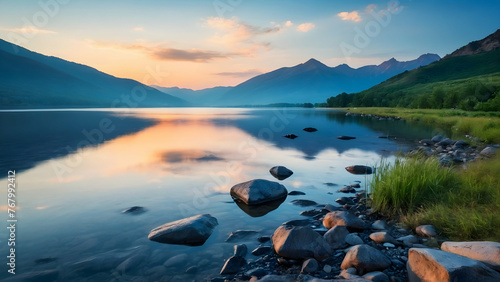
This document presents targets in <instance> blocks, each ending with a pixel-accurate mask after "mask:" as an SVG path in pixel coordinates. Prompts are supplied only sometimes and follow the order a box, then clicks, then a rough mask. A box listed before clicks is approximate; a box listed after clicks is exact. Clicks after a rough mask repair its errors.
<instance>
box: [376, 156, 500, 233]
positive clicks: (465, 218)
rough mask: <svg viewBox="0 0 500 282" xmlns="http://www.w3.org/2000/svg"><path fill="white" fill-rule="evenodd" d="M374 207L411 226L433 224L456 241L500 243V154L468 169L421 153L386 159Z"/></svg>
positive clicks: (382, 167) (379, 170) (377, 178)
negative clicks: (388, 161) (413, 155)
mask: <svg viewBox="0 0 500 282" xmlns="http://www.w3.org/2000/svg"><path fill="white" fill-rule="evenodd" d="M371 186H372V206H373V208H375V209H376V210H377V211H379V212H381V213H383V214H386V215H388V216H397V217H399V219H400V220H401V221H403V222H404V223H406V224H408V225H409V226H411V227H416V226H418V225H421V224H433V225H434V226H436V228H437V229H439V230H440V231H442V232H443V235H445V236H446V237H448V238H450V239H452V240H494V241H500V231H499V230H500V213H499V212H498V211H499V210H500V157H499V156H497V157H495V158H493V159H490V160H481V161H476V162H473V163H470V164H469V165H468V168H466V169H459V168H458V167H457V168H455V169H451V168H445V167H441V166H439V163H438V161H437V160H435V159H434V158H428V159H425V158H423V157H421V156H417V157H411V158H408V159H398V160H396V162H395V163H394V164H393V165H390V164H387V163H382V164H381V166H380V168H378V169H377V171H376V174H375V175H374V177H373V180H372V183H371Z"/></svg>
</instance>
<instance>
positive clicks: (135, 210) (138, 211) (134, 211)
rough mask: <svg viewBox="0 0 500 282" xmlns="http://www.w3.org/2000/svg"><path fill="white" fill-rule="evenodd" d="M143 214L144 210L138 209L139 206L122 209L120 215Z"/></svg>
mask: <svg viewBox="0 0 500 282" xmlns="http://www.w3.org/2000/svg"><path fill="white" fill-rule="evenodd" d="M144 212H146V209H145V208H143V207H140V206H133V207H130V208H128V209H124V210H123V211H122V213H126V214H141V213H144Z"/></svg>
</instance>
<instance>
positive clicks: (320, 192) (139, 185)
mask: <svg viewBox="0 0 500 282" xmlns="http://www.w3.org/2000/svg"><path fill="white" fill-rule="evenodd" d="M103 119H110V120H111V121H112V124H113V125H115V126H116V129H115V130H114V131H113V132H112V133H103V136H105V137H104V138H103V140H102V141H101V142H98V143H97V144H98V145H97V146H95V145H92V144H91V145H89V146H82V147H81V148H80V149H73V150H71V151H67V150H65V148H66V147H67V146H69V147H71V148H78V144H79V143H80V142H81V140H82V139H84V138H82V136H83V135H82V130H87V131H90V130H92V129H95V124H97V126H98V127H99V122H100V121H101V120H103ZM0 122H1V123H2V128H5V127H4V126H8V127H6V128H12V131H9V132H8V135H5V136H7V137H8V138H4V137H2V140H1V141H0V142H1V145H0V147H1V149H2V150H0V152H1V153H2V159H1V160H2V167H3V168H4V169H17V170H19V171H20V173H19V175H18V181H19V183H20V186H21V184H22V186H21V187H22V189H20V190H19V194H18V199H19V206H20V209H19V216H20V218H19V219H20V222H21V221H22V224H23V225H22V226H23V228H22V229H20V231H19V233H18V239H19V241H20V242H23V244H22V247H19V249H18V251H19V256H20V257H23V260H20V261H19V264H18V265H17V266H18V270H19V273H27V272H29V271H37V270H57V271H58V275H59V276H58V277H59V278H58V279H59V281H69V280H72V279H76V278H81V276H83V275H85V279H87V280H93V281H108V280H111V278H116V279H122V280H132V279H138V278H137V277H141V276H145V277H160V278H161V277H169V279H173V280H178V281H191V280H197V281H199V280H204V279H205V278H207V277H213V276H216V275H217V274H218V272H219V271H220V268H221V267H222V265H223V263H224V259H227V258H228V257H229V256H231V255H232V251H233V250H232V247H233V246H232V244H229V243H225V239H226V238H227V234H229V233H230V232H232V231H235V230H238V229H241V230H256V231H258V232H259V234H260V235H259V236H269V235H271V234H272V233H273V232H274V230H275V229H276V228H277V227H278V226H279V225H281V223H283V222H286V221H289V220H293V219H303V218H302V216H300V215H299V213H300V212H301V211H302V210H304V209H305V208H302V207H297V206H294V205H292V204H290V201H292V200H294V199H306V200H313V201H315V202H318V203H319V204H335V203H334V200H335V199H336V198H338V197H339V196H340V194H338V193H336V190H338V187H329V186H326V185H324V184H323V183H337V184H339V185H345V184H349V183H352V182H353V181H356V180H359V181H363V183H364V181H365V179H364V176H356V175H351V174H349V173H348V172H347V171H346V170H345V169H344V168H345V167H346V166H349V165H354V164H362V165H375V164H376V163H377V162H378V161H380V159H381V158H382V157H384V154H385V156H388V157H391V155H390V154H389V153H388V152H394V151H398V150H405V149H406V148H407V145H408V143H405V142H401V140H405V139H404V138H399V136H401V135H407V136H413V135H411V134H410V133H409V132H410V131H411V130H412V126H411V125H409V124H404V123H397V126H395V125H396V123H386V126H381V124H382V123H381V124H378V123H375V122H374V123H371V122H369V123H363V122H362V121H357V120H356V119H346V118H345V117H343V114H342V113H338V112H333V111H327V110H250V109H140V110H133V111H128V112H120V111H96V112H93V111H81V112H78V111H61V112H16V113H0ZM93 126H94V127H93ZM379 126H381V127H379ZM306 127H315V128H317V129H318V131H317V132H312V133H309V132H305V131H303V130H302V129H303V128H306ZM416 130H417V131H418V133H416V135H420V134H422V135H423V136H425V137H426V136H430V135H431V132H432V129H426V128H420V127H417V128H416ZM407 131H408V132H407ZM424 131H425V132H424ZM5 132H7V131H5ZM103 132H104V131H103ZM422 132H423V133H422ZM290 133H293V134H296V135H298V136H299V137H298V138H297V139H295V140H290V139H287V138H284V137H282V136H283V135H285V134H290ZM381 134H387V135H389V134H390V135H396V136H398V139H397V140H388V139H380V138H378V136H379V135H381ZM400 134H401V135H400ZM338 135H352V136H356V137H357V139H356V140H350V141H342V140H338V139H336V137H337V136H338ZM96 136H97V135H96ZM84 137H85V136H84ZM412 138H413V137H410V139H412ZM87 140H88V139H87ZM98 141H99V140H98ZM276 165H283V166H286V167H288V168H290V169H291V170H293V171H294V174H293V175H292V176H291V177H290V178H288V179H285V180H283V181H281V182H280V183H282V184H283V185H285V186H286V187H287V188H288V190H289V191H291V190H299V191H301V192H304V193H305V195H301V196H289V197H288V198H287V199H285V200H284V202H282V203H277V204H276V206H273V205H270V206H268V207H266V208H265V209H257V210H255V209H247V207H238V206H239V205H237V204H235V203H234V202H233V201H232V199H231V197H230V195H229V189H230V187H232V186H233V185H234V184H237V183H241V182H245V181H248V180H251V179H267V180H271V181H275V179H274V178H273V177H272V176H271V175H270V174H269V169H270V168H271V167H273V166H276ZM4 171H5V170H4ZM3 177H4V176H3ZM1 181H2V184H1V185H4V187H6V186H7V185H6V182H5V181H6V179H5V178H4V179H2V180H1ZM133 206H141V207H145V209H146V212H144V213H141V214H139V215H136V216H129V215H126V214H122V213H121V212H122V211H123V210H124V209H127V208H130V207H133ZM240 210H241V211H243V212H241V211H240ZM205 213H209V214H211V215H212V216H214V217H216V218H217V220H218V222H219V226H218V227H217V228H216V229H215V230H214V232H213V234H212V235H211V237H210V238H209V239H208V241H207V242H206V243H205V244H204V245H203V246H200V247H191V248H188V247H184V246H172V245H164V244H158V243H155V242H150V241H149V240H148V239H147V235H148V234H149V231H150V230H151V229H153V228H155V227H157V226H160V225H162V224H164V223H166V222H170V221H174V220H178V219H181V218H185V217H189V216H193V215H197V214H205ZM3 232H4V231H3ZM2 234H3V233H2ZM245 243H246V244H247V245H248V248H249V249H252V248H255V247H256V246H257V245H258V242H257V241H256V240H253V241H252V240H251V241H246V242H245ZM6 247H7V245H6V244H1V245H0V252H1V253H6V251H7V249H6ZM134 248H136V249H134ZM131 250H140V251H131ZM182 253H185V254H186V255H187V256H189V258H190V259H186V260H182V261H179V262H178V263H177V264H165V263H166V261H168V260H169V259H171V258H172V257H175V256H176V255H178V254H182ZM134 254H140V255H139V256H137V257H135V256H134ZM132 256H134V260H135V259H137V261H140V262H141V263H140V264H138V265H137V267H131V268H130V269H126V268H123V266H122V267H118V266H119V265H121V264H122V263H123V262H124V261H125V259H129V258H131V257H132ZM99 258H106V261H105V262H104V261H103V260H102V259H99ZM47 259H48V260H47ZM40 260H41V261H46V260H47V261H50V262H48V263H45V264H39V263H36V261H40ZM81 262H85V263H81ZM192 266H196V267H197V268H198V271H197V272H196V273H192V274H187V273H185V270H186V269H187V268H188V267H192ZM4 267H5V265H4ZM73 270H75V271H73ZM76 270H78V271H76ZM5 273H6V271H3V272H2V273H1V274H0V279H1V278H5V277H6V276H5ZM111 273H115V275H118V276H116V277H115V276H112V274H111ZM85 279H83V280H85Z"/></svg>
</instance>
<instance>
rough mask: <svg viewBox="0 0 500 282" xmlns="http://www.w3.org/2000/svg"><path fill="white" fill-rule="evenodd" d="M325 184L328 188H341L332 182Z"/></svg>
mask: <svg viewBox="0 0 500 282" xmlns="http://www.w3.org/2000/svg"><path fill="white" fill-rule="evenodd" d="M323 184H324V185H326V186H328V187H334V186H339V185H338V184H335V183H331V182H326V183H323Z"/></svg>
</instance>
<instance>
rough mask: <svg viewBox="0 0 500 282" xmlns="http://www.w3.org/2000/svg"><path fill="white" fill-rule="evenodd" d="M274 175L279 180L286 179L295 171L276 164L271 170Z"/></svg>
mask: <svg viewBox="0 0 500 282" xmlns="http://www.w3.org/2000/svg"><path fill="white" fill-rule="evenodd" d="M269 173H271V175H272V176H274V177H275V178H276V179H278V180H284V179H287V178H288V177H290V176H291V175H292V174H293V171H291V170H289V169H288V168H286V167H284V166H274V167H272V168H271V169H270V170H269Z"/></svg>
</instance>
